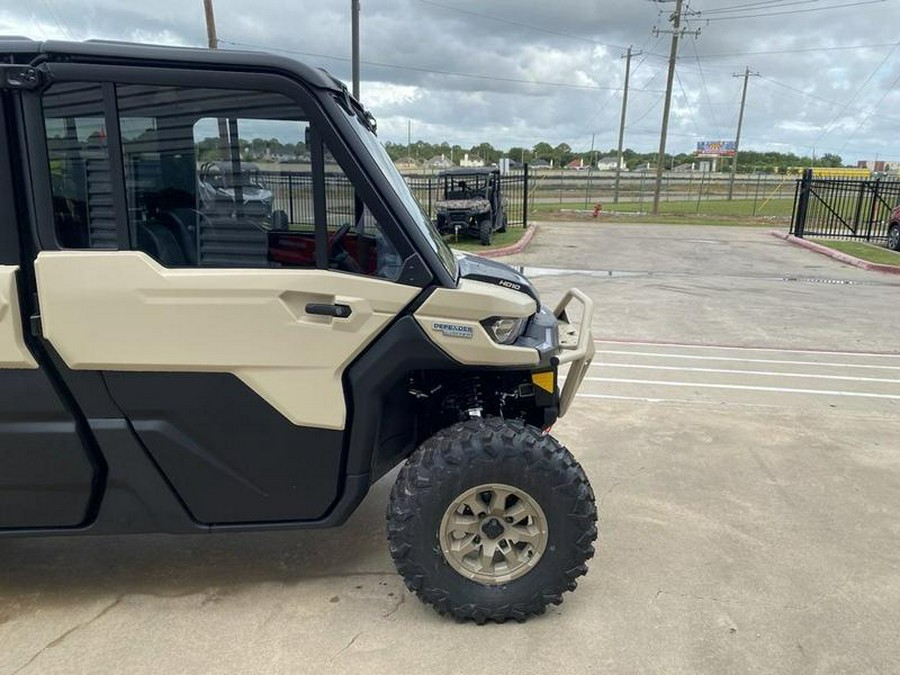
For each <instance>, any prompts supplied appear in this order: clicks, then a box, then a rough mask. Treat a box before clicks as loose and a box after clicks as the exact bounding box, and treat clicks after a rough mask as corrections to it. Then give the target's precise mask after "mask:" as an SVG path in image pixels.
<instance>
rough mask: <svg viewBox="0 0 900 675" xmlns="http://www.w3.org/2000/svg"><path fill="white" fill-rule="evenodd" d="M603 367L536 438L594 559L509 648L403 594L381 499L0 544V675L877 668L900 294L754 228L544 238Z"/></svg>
mask: <svg viewBox="0 0 900 675" xmlns="http://www.w3.org/2000/svg"><path fill="white" fill-rule="evenodd" d="M507 262H510V263H513V264H518V265H523V266H525V267H526V268H527V271H528V273H529V274H530V275H531V276H532V277H533V278H534V279H535V281H536V283H537V284H538V286H539V288H540V290H541V292H542V293H543V294H544V297H545V299H546V300H548V301H552V300H555V299H557V298H558V297H560V296H561V295H562V292H563V291H564V290H565V289H566V288H568V287H570V286H573V285H577V286H579V287H580V288H581V289H582V290H584V291H586V292H587V293H588V294H589V295H591V296H592V297H593V298H594V301H595V304H596V314H595V317H594V334H595V337H596V338H597V340H598V342H597V350H598V352H597V356H596V358H595V361H594V365H593V366H592V368H591V369H590V372H589V373H588V379H587V381H586V382H585V385H584V387H583V390H582V391H583V395H582V396H581V397H579V399H577V401H576V403H575V404H574V406H573V409H572V411H571V412H570V414H569V415H568V416H567V417H566V418H565V419H564V420H562V421H561V422H560V423H559V424H558V425H557V426H556V428H555V429H554V433H555V434H556V435H557V436H558V437H559V438H560V439H561V440H562V441H563V442H565V443H566V444H567V445H568V446H569V447H570V448H571V449H572V450H573V452H574V453H575V454H576V456H577V457H578V458H579V459H580V461H581V462H582V463H583V465H584V467H585V469H586V471H587V472H588V474H589V476H590V478H591V481H592V483H593V485H594V489H595V492H596V495H597V500H598V503H599V507H600V518H601V538H600V541H599V544H598V551H597V556H596V557H595V559H594V560H593V561H592V563H591V571H590V573H589V574H588V576H587V577H584V578H583V579H582V580H581V581H580V582H579V588H578V590H577V591H576V592H575V593H573V594H567V596H566V600H565V602H564V603H563V604H562V605H561V606H559V607H554V608H552V609H551V610H550V611H549V612H548V614H547V616H545V617H541V618H537V619H533V620H531V621H529V622H528V623H526V624H522V625H519V624H509V625H488V626H484V627H477V626H475V625H472V624H457V623H454V622H452V621H449V620H446V619H442V618H441V617H439V616H437V615H436V614H435V613H434V612H433V611H432V610H431V609H429V608H426V607H425V606H424V605H422V604H420V603H419V602H418V601H417V600H416V599H415V598H414V597H412V596H411V595H410V594H408V593H407V592H406V591H405V589H404V587H403V584H402V582H401V581H400V578H399V577H398V576H397V575H396V574H395V573H394V571H393V567H392V564H391V561H390V559H389V556H388V553H387V547H386V544H385V541H384V511H385V506H386V502H387V494H388V491H389V489H390V484H389V479H388V480H384V481H382V482H381V483H379V484H378V485H377V486H376V488H375V489H374V490H373V491H372V493H371V494H370V495H369V497H368V498H367V500H366V502H365V503H364V504H363V506H362V507H361V508H360V510H359V511H358V512H357V513H356V514H355V515H354V516H353V518H352V519H351V521H350V522H349V523H348V525H347V526H346V527H344V528H342V529H339V530H332V531H320V532H299V533H254V534H241V535H217V536H210V537H200V536H196V537H170V536H161V535H154V536H136V537H127V538H126V537H121V538H119V537H116V538H113V537H110V538H100V539H90V538H82V539H45V540H37V539H31V540H9V539H4V540H0V564H2V569H3V572H2V574H0V673H19V672H21V673H38V672H40V673H63V672H65V673H73V672H85V673H95V672H135V673H138V672H209V673H225V672H250V671H255V672H285V673H293V672H366V673H382V672H383V673H388V672H391V673H394V672H428V673H459V672H492V673H496V672H504V671H517V672H518V671H526V672H536V673H540V672H556V671H558V670H560V669H565V670H566V671H569V672H576V673H580V672H665V673H697V672H705V673H722V672H742V673H751V672H760V671H770V672H856V673H861V672H892V671H893V672H895V671H896V670H897V664H898V663H900V645H898V644H897V640H896V626H897V625H900V574H898V569H900V519H898V517H897V514H898V511H900V440H898V439H900V416H898V413H900V301H898V298H900V277H892V276H890V275H883V274H879V273H875V272H866V271H863V270H859V269H856V268H852V267H848V266H845V265H842V264H840V263H837V262H835V261H832V260H830V259H827V258H825V257H821V256H818V255H816V254H814V253H811V252H808V251H804V250H801V249H798V248H794V247H792V246H791V245H790V244H788V243H786V242H784V241H782V240H778V239H775V238H774V237H771V236H768V235H767V233H766V232H765V231H764V230H761V229H749V228H748V229H744V228H713V227H688V226H681V227H666V226H634V225H599V224H596V223H592V222H591V223H588V222H581V223H571V224H569V223H556V224H552V225H551V224H546V225H541V227H540V230H539V232H538V235H537V237H536V238H535V240H534V242H533V243H532V245H531V247H530V248H529V250H528V251H527V252H525V253H523V254H520V255H518V256H516V257H513V258H510V259H507Z"/></svg>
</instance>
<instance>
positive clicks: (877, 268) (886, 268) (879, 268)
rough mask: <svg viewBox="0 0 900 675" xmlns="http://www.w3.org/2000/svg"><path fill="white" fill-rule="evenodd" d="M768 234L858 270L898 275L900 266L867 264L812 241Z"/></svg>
mask: <svg viewBox="0 0 900 675" xmlns="http://www.w3.org/2000/svg"><path fill="white" fill-rule="evenodd" d="M769 234H771V235H772V236H773V237H778V238H779V239H784V240H785V241H786V242H788V243H789V244H794V246H799V247H801V248H805V249H808V250H810V251H815V252H816V253H821V254H822V255H825V256H828V257H829V258H833V259H834V260H837V261H839V262H842V263H845V264H847V265H853V266H854V267H859V268H860V269H864V270H869V271H871V272H884V273H885V274H900V265H884V264H881V263H873V262H869V261H868V260H861V259H860V258H857V257H855V256H852V255H849V254H847V253H842V252H841V251H835V250H834V249H832V248H828V247H827V246H822V245H821V244H817V243H815V242H814V241H808V240H806V239H801V238H800V237H795V236H794V235H792V234H787V233H786V232H779V231H778V230H772V231H770V232H769Z"/></svg>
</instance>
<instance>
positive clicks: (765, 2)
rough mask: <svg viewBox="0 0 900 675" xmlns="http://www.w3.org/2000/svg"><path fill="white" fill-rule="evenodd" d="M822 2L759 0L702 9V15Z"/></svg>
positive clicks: (808, 0) (809, 0) (816, 0)
mask: <svg viewBox="0 0 900 675" xmlns="http://www.w3.org/2000/svg"><path fill="white" fill-rule="evenodd" d="M821 1H822V0H792V1H791V2H784V1H783V0H759V1H758V2H750V3H745V4H743V5H731V6H730V7H717V8H715V9H704V10H703V14H723V13H729V12H742V11H750V10H754V11H760V10H762V9H766V8H772V7H790V6H792V5H812V4H815V3H817V2H821Z"/></svg>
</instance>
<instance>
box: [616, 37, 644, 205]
mask: <svg viewBox="0 0 900 675" xmlns="http://www.w3.org/2000/svg"><path fill="white" fill-rule="evenodd" d="M643 53H644V52H637V53H635V52H633V51H632V48H631V47H629V48H628V53H627V54H625V55H624V56H623V57H622V58H623V59H625V89H624V91H623V93H622V122H621V123H620V124H619V155H618V162H617V163H616V188H615V192H614V194H613V203H615V204H618V203H619V181H620V179H621V178H622V152H623V151H624V145H625V117H626V115H627V114H628V85H629V82H630V81H631V57H633V56H640V55H641V54H643Z"/></svg>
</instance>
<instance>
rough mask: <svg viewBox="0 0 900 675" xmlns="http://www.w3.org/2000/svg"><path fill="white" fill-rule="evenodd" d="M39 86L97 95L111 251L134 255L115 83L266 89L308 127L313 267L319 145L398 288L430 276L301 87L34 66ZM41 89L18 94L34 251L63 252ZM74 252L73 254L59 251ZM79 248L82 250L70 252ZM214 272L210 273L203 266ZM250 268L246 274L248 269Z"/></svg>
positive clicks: (170, 73) (268, 76)
mask: <svg viewBox="0 0 900 675" xmlns="http://www.w3.org/2000/svg"><path fill="white" fill-rule="evenodd" d="M40 69H41V70H43V71H44V75H45V81H47V82H50V83H51V85H50V86H52V85H53V84H54V83H64V82H86V83H97V84H100V85H101V87H102V91H103V111H104V115H105V117H106V124H107V144H108V148H109V152H110V169H111V173H112V174H113V175H112V176H111V182H112V184H113V191H114V201H113V206H114V214H115V218H116V224H117V239H118V246H119V248H118V250H133V245H132V244H133V242H134V241H136V235H135V233H133V232H131V231H130V227H131V226H130V222H129V220H130V219H129V218H128V207H127V200H126V190H125V174H124V166H123V158H122V145H121V130H120V126H119V116H118V105H117V101H116V95H115V85H119V84H122V85H128V84H134V85H146V86H160V87H166V86H170V87H189V88H190V87H196V88H203V89H234V90H236V91H249V92H253V91H265V92H269V93H277V94H281V95H283V96H285V97H287V98H289V99H290V100H292V101H294V102H296V103H297V105H298V106H299V107H300V109H302V110H303V112H304V113H305V115H306V117H307V118H308V120H309V124H310V143H311V145H312V147H311V148H310V154H311V160H312V174H313V192H314V205H313V208H314V214H315V220H316V230H315V239H316V268H317V269H320V270H327V269H328V261H327V250H326V249H327V238H328V232H327V222H326V218H325V201H324V199H325V176H324V170H325V167H324V147H323V146H324V145H327V147H328V150H329V151H330V152H331V154H332V155H333V156H334V158H335V160H336V161H337V162H338V165H339V166H340V167H341V169H342V170H343V172H344V173H345V174H346V176H347V178H348V179H349V180H350V182H351V184H352V185H353V188H354V190H355V191H356V193H357V195H358V196H359V197H360V198H361V199H362V201H363V203H364V204H365V205H366V206H367V207H368V208H369V210H370V211H371V212H372V215H373V216H374V217H375V220H376V222H378V224H379V227H380V228H382V230H383V233H384V236H385V237H387V238H388V239H389V241H390V242H391V243H392V244H393V245H394V247H395V248H396V250H397V252H398V253H399V254H400V257H401V259H402V260H404V261H405V265H404V268H408V272H407V273H405V274H401V277H400V279H398V282H399V283H405V284H408V285H414V286H420V287H422V286H426V285H428V283H429V282H430V281H431V279H432V277H431V275H430V274H428V273H427V271H426V270H427V267H426V266H425V264H424V262H423V261H422V260H421V258H420V257H419V255H418V253H417V252H416V250H415V248H414V247H413V245H412V243H411V241H410V238H409V237H408V236H407V233H406V232H405V231H404V230H403V228H402V227H401V226H400V222H402V221H401V220H400V219H399V218H398V217H397V215H396V214H394V213H393V212H392V210H391V208H390V207H389V205H388V204H387V203H386V201H385V200H384V198H383V197H382V195H381V194H380V192H379V191H378V190H377V189H376V187H375V184H374V183H373V181H372V180H371V179H370V177H369V175H368V174H367V173H366V171H365V170H363V168H362V166H361V164H360V162H359V160H358V158H357V157H356V156H355V155H354V153H353V152H352V151H351V150H350V148H349V147H348V146H347V144H346V143H345V142H344V140H343V139H342V137H341V135H340V134H339V133H338V131H337V130H336V128H335V125H334V123H333V121H332V120H331V119H330V118H329V116H328V115H327V114H326V113H325V111H324V110H323V109H322V106H321V104H320V103H319V101H318V100H317V97H316V95H315V94H314V93H313V92H311V91H309V89H307V87H305V86H304V85H302V84H301V83H300V82H297V81H296V80H293V79H291V78H290V77H288V76H286V75H282V74H276V73H272V72H266V73H259V72H256V73H244V72H239V71H233V70H219V69H196V68H179V67H172V66H165V67H152V66H130V65H107V64H103V65H99V64H90V63H45V64H42V65H41V66H40ZM45 91H46V88H43V89H41V90H37V91H33V92H23V112H24V120H25V137H26V142H27V145H28V148H29V154H30V156H31V160H32V161H31V165H30V172H31V179H32V184H33V186H34V189H33V200H34V207H35V213H34V216H35V221H36V226H37V228H36V229H37V233H38V239H39V241H38V242H37V243H38V244H39V249H40V250H44V251H53V250H64V249H63V247H61V246H60V245H59V242H58V240H57V233H56V222H55V220H54V216H53V196H52V188H51V182H50V166H49V162H48V161H47V157H48V154H47V142H46V130H45V125H44V116H43V105H42V98H43V95H44V92H45ZM66 250H76V249H66ZM77 250H85V249H77ZM210 269H213V268H210ZM247 269H253V268H247Z"/></svg>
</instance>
